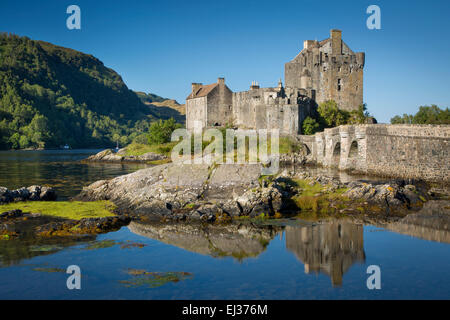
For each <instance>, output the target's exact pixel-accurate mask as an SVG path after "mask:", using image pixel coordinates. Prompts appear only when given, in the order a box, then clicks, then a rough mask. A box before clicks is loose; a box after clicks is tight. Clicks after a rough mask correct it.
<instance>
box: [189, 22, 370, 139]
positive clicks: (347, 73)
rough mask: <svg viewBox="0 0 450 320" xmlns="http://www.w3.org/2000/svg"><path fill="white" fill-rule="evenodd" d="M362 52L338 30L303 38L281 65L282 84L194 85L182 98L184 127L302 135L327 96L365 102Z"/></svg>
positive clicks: (349, 106)
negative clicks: (247, 86) (296, 50)
mask: <svg viewBox="0 0 450 320" xmlns="http://www.w3.org/2000/svg"><path fill="white" fill-rule="evenodd" d="M364 59H365V56H364V53H362V52H358V53H354V52H353V51H352V50H351V49H350V48H349V47H348V46H347V45H346V44H345V43H344V42H343V41H342V32H341V31H340V30H334V29H333V30H331V36H330V38H328V39H326V40H323V41H320V42H319V41H313V40H306V41H304V48H303V50H302V51H300V53H299V54H298V55H297V56H296V57H295V58H294V59H293V60H292V61H290V62H288V63H286V65H285V86H284V87H283V84H282V82H281V80H280V82H279V83H278V86H276V87H271V88H260V86H259V85H258V84H257V83H256V82H252V85H251V86H250V90H248V91H243V92H232V91H231V90H230V89H229V88H228V87H227V86H226V84H225V79H224V78H219V79H218V81H217V83H213V84H209V85H203V84H201V83H193V84H192V92H191V93H190V94H189V96H188V97H187V98H186V128H187V129H188V130H193V129H194V127H195V126H200V127H201V128H206V127H213V126H225V125H232V126H234V127H240V128H247V129H279V130H280V132H281V133H282V134H300V133H301V128H302V124H303V120H304V119H305V118H306V117H307V116H308V115H311V114H312V112H313V109H314V108H315V107H316V106H317V104H320V103H322V102H324V101H327V100H335V101H336V102H337V104H338V107H339V108H340V109H343V110H348V111H351V110H357V109H358V106H360V105H361V104H363V68H364Z"/></svg>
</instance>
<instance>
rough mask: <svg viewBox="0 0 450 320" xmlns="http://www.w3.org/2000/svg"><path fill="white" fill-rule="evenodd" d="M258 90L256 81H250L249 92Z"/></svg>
mask: <svg viewBox="0 0 450 320" xmlns="http://www.w3.org/2000/svg"><path fill="white" fill-rule="evenodd" d="M254 89H259V83H258V82H256V81H252V85H251V86H250V90H254Z"/></svg>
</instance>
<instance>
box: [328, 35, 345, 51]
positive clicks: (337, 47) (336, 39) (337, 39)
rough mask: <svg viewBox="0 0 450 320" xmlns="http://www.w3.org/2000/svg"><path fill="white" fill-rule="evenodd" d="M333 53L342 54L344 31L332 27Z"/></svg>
mask: <svg viewBox="0 0 450 320" xmlns="http://www.w3.org/2000/svg"><path fill="white" fill-rule="evenodd" d="M330 38H331V53H332V54H342V31H341V30H338V29H331V31H330Z"/></svg>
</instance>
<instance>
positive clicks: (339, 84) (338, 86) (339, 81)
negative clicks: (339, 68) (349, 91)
mask: <svg viewBox="0 0 450 320" xmlns="http://www.w3.org/2000/svg"><path fill="white" fill-rule="evenodd" d="M341 88H342V80H341V79H338V82H337V89H338V91H341Z"/></svg>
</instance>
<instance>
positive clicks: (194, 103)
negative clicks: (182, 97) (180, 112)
mask: <svg viewBox="0 0 450 320" xmlns="http://www.w3.org/2000/svg"><path fill="white" fill-rule="evenodd" d="M206 106H207V97H199V98H195V99H187V100H186V129H188V130H194V125H195V124H196V123H197V124H201V127H204V126H206Z"/></svg>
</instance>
